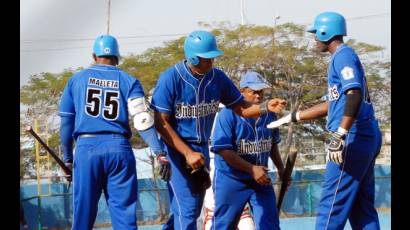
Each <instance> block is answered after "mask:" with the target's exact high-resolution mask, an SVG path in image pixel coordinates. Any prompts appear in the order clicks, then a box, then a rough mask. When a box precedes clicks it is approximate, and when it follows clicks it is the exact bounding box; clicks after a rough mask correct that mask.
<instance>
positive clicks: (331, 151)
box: [326, 132, 345, 164]
mask: <svg viewBox="0 0 410 230" xmlns="http://www.w3.org/2000/svg"><path fill="white" fill-rule="evenodd" d="M344 139H345V135H344V134H342V133H339V132H334V133H332V135H331V136H330V138H329V139H328V140H327V143H326V151H327V155H326V159H327V160H328V161H329V160H331V161H333V162H335V163H336V164H341V163H343V157H344V154H343V152H344V151H343V150H344V148H345V141H344Z"/></svg>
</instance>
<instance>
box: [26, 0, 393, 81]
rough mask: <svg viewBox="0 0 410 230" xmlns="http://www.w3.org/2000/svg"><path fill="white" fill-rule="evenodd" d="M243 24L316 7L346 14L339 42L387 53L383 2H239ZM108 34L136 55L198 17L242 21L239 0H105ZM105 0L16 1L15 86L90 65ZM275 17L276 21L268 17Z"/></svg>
mask: <svg viewBox="0 0 410 230" xmlns="http://www.w3.org/2000/svg"><path fill="white" fill-rule="evenodd" d="M242 2H243V9H244V10H243V12H244V17H243V21H244V23H245V24H252V25H266V26H274V25H275V22H276V25H279V24H283V23H286V22H293V23H297V24H304V25H311V24H312V23H313V20H314V17H315V16H316V15H317V14H319V13H321V12H323V11H336V12H339V13H341V14H342V15H344V16H345V18H346V19H347V33H348V36H347V39H356V40H357V41H361V42H366V43H370V44H373V45H379V46H382V47H385V48H386V50H385V51H384V52H383V55H386V57H390V53H391V3H390V0H360V1H357V0H332V1H329V0H309V1H302V0H242ZM110 6H111V7H110V9H111V10H110V17H109V18H110V23H109V32H110V34H111V35H113V36H115V37H117V38H118V41H119V46H120V53H121V55H123V56H127V55H129V54H141V53H142V52H144V51H145V50H147V49H148V48H152V47H157V46H161V45H162V44H163V42H164V41H167V40H172V39H176V38H178V37H180V36H183V35H187V34H189V33H190V32H192V31H194V30H198V29H205V28H203V27H200V26H199V25H198V22H206V23H213V22H222V21H228V22H230V23H231V24H232V25H239V24H241V23H242V17H241V0H206V1H192V0H111V1H110ZM107 8H108V0H87V1H82V0H58V1H56V0H20V87H21V86H23V85H25V84H27V82H28V79H29V76H30V75H33V74H39V73H41V72H51V73H59V72H62V71H63V70H64V69H68V68H72V69H76V68H78V67H87V66H89V65H91V64H92V62H93V60H92V56H91V55H92V45H93V42H94V39H95V38H96V37H97V36H98V35H100V34H105V33H107V21H108V20H107V18H108V13H107V12H108V11H107ZM275 16H276V17H277V18H278V19H276V20H274V18H275Z"/></svg>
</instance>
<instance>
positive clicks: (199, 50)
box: [184, 30, 223, 65]
mask: <svg viewBox="0 0 410 230" xmlns="http://www.w3.org/2000/svg"><path fill="white" fill-rule="evenodd" d="M184 52H185V58H186V59H187V60H188V62H189V63H191V64H192V65H198V64H199V58H198V57H202V58H216V57H218V56H220V55H222V54H223V51H221V50H219V49H218V47H217V45H216V39H215V36H214V35H213V34H212V33H210V32H208V31H202V30H198V31H194V32H192V33H190V34H189V35H188V37H187V38H186V39H185V43H184Z"/></svg>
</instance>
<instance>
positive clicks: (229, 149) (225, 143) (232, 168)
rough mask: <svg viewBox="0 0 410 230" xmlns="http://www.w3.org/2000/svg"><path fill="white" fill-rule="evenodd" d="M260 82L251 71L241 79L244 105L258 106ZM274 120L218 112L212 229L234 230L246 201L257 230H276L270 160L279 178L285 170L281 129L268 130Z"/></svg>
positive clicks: (214, 137) (271, 116) (267, 116)
mask: <svg viewBox="0 0 410 230" xmlns="http://www.w3.org/2000/svg"><path fill="white" fill-rule="evenodd" d="M266 88H269V85H268V84H266V83H265V81H264V80H263V78H262V77H261V76H260V75H259V74H258V73H256V72H253V71H250V72H247V73H246V74H245V75H244V76H242V78H241V81H240V90H241V93H242V95H243V96H244V98H245V100H246V101H248V102H250V103H254V104H260V103H261V102H262V98H263V91H264V89H266ZM275 120H276V115H275V114H274V113H266V114H264V115H262V116H260V117H259V118H257V119H255V118H243V117H240V116H238V115H237V114H235V113H233V111H232V110H228V109H222V110H221V112H220V113H219V115H218V117H217V118H216V120H215V129H214V132H213V135H212V139H211V151H212V152H215V153H217V154H215V175H214V179H213V184H212V188H213V191H214V197H215V213H214V217H213V220H212V227H211V229H232V230H235V229H236V226H237V224H238V222H239V219H240V216H241V213H242V210H243V209H244V207H245V204H246V203H247V202H249V203H250V207H251V210H252V213H253V217H254V220H255V228H256V229H280V227H279V216H278V211H277V209H276V198H275V193H274V191H273V186H272V183H271V178H270V177H269V175H268V168H267V166H268V159H269V157H270V158H271V159H272V161H273V163H274V164H275V166H276V168H277V169H278V176H279V178H281V177H282V175H283V172H284V167H283V163H282V159H281V158H280V155H279V150H278V146H277V144H278V143H279V142H280V135H279V130H278V129H275V130H271V129H268V128H266V125H267V124H268V123H270V122H272V121H275Z"/></svg>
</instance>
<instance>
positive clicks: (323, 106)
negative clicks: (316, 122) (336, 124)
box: [299, 102, 329, 121]
mask: <svg viewBox="0 0 410 230" xmlns="http://www.w3.org/2000/svg"><path fill="white" fill-rule="evenodd" d="M328 108H329V103H328V102H323V103H320V104H317V105H314V106H312V107H310V108H308V109H305V110H303V111H300V113H299V118H300V120H302V121H304V120H312V119H316V118H320V117H324V116H326V115H327V111H328Z"/></svg>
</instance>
